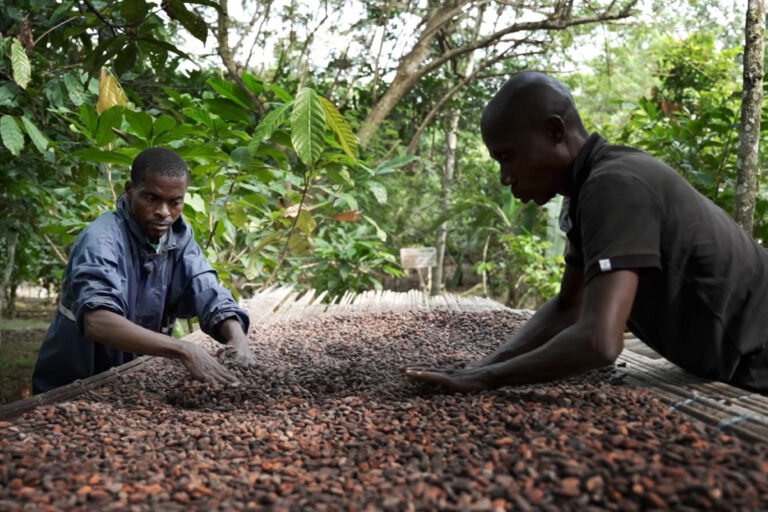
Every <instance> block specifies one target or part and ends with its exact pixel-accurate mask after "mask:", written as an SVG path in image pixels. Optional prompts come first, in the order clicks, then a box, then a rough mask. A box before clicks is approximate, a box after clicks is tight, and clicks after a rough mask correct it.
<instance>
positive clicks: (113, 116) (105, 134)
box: [96, 105, 125, 146]
mask: <svg viewBox="0 0 768 512" xmlns="http://www.w3.org/2000/svg"><path fill="white" fill-rule="evenodd" d="M124 110H125V109H124V108H123V107H121V106H120V105H115V106H114V107H110V108H108V109H107V110H105V111H104V112H102V113H101V116H100V117H99V127H98V128H97V129H96V144H97V145H99V146H106V145H107V144H109V143H110V142H112V140H114V138H115V136H116V134H115V132H113V131H112V128H117V127H118V126H120V123H121V122H122V120H123V111H124Z"/></svg>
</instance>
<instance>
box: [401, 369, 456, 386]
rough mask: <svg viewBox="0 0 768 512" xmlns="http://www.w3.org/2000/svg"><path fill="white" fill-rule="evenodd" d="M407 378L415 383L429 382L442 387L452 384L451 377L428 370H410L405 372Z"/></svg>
mask: <svg viewBox="0 0 768 512" xmlns="http://www.w3.org/2000/svg"><path fill="white" fill-rule="evenodd" d="M405 377H406V378H407V379H408V380H410V381H414V382H429V383H431V384H439V385H442V386H446V385H447V384H448V383H450V382H451V379H450V377H449V376H448V375H447V374H445V373H444V372H441V371H434V370H427V369H416V368H408V369H407V370H405Z"/></svg>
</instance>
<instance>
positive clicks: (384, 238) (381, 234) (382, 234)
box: [363, 215, 387, 242]
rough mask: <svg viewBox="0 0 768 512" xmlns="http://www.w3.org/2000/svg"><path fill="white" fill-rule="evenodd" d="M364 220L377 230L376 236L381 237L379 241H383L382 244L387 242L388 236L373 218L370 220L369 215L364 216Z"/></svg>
mask: <svg viewBox="0 0 768 512" xmlns="http://www.w3.org/2000/svg"><path fill="white" fill-rule="evenodd" d="M363 218H364V219H365V220H367V221H368V223H369V224H370V225H371V226H373V227H374V228H375V229H376V236H378V237H379V240H381V241H382V242H386V241H387V234H386V233H385V232H384V231H383V230H382V229H381V228H380V227H379V225H378V224H377V223H376V221H375V220H373V219H372V218H370V217H369V216H367V215H363Z"/></svg>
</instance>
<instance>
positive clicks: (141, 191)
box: [125, 172, 187, 242]
mask: <svg viewBox="0 0 768 512" xmlns="http://www.w3.org/2000/svg"><path fill="white" fill-rule="evenodd" d="M186 190H187V178H186V177H169V176H163V175H161V174H158V173H153V172H148V173H147V175H146V176H145V180H144V183H140V184H139V185H136V186H134V185H133V184H132V183H131V182H130V181H128V182H127V183H126V184H125V194H126V196H128V204H129V205H130V207H131V213H133V216H134V217H135V218H136V221H137V222H138V223H139V226H140V227H141V229H142V230H143V231H144V233H145V234H146V235H147V236H148V237H149V239H150V240H151V241H153V242H156V241H157V240H158V239H159V238H160V237H161V236H163V235H164V234H165V232H166V231H168V229H169V228H170V227H171V224H173V223H174V222H175V221H176V219H178V218H179V216H180V215H181V209H182V207H183V206H184V193H185V192H186Z"/></svg>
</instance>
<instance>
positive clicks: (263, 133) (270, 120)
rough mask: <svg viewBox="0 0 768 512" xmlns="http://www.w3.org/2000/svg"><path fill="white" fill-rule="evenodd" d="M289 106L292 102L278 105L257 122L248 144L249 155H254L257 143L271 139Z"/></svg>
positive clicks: (257, 146) (283, 119)
mask: <svg viewBox="0 0 768 512" xmlns="http://www.w3.org/2000/svg"><path fill="white" fill-rule="evenodd" d="M291 106H293V102H290V103H286V104H285V105H280V106H279V107H277V108H276V109H275V110H272V111H270V112H269V113H268V114H267V115H265V116H264V117H263V118H262V120H261V122H259V124H258V125H257V126H256V129H255V130H254V131H253V137H252V138H251V142H250V143H249V144H248V150H249V151H250V152H251V155H253V154H254V153H256V150H257V149H258V148H259V143H261V141H262V140H264V139H268V138H269V137H271V136H272V134H273V133H274V131H275V130H276V129H277V127H278V126H280V125H281V124H283V121H285V112H286V111H287V110H288V109H289V108H290V107H291Z"/></svg>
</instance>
